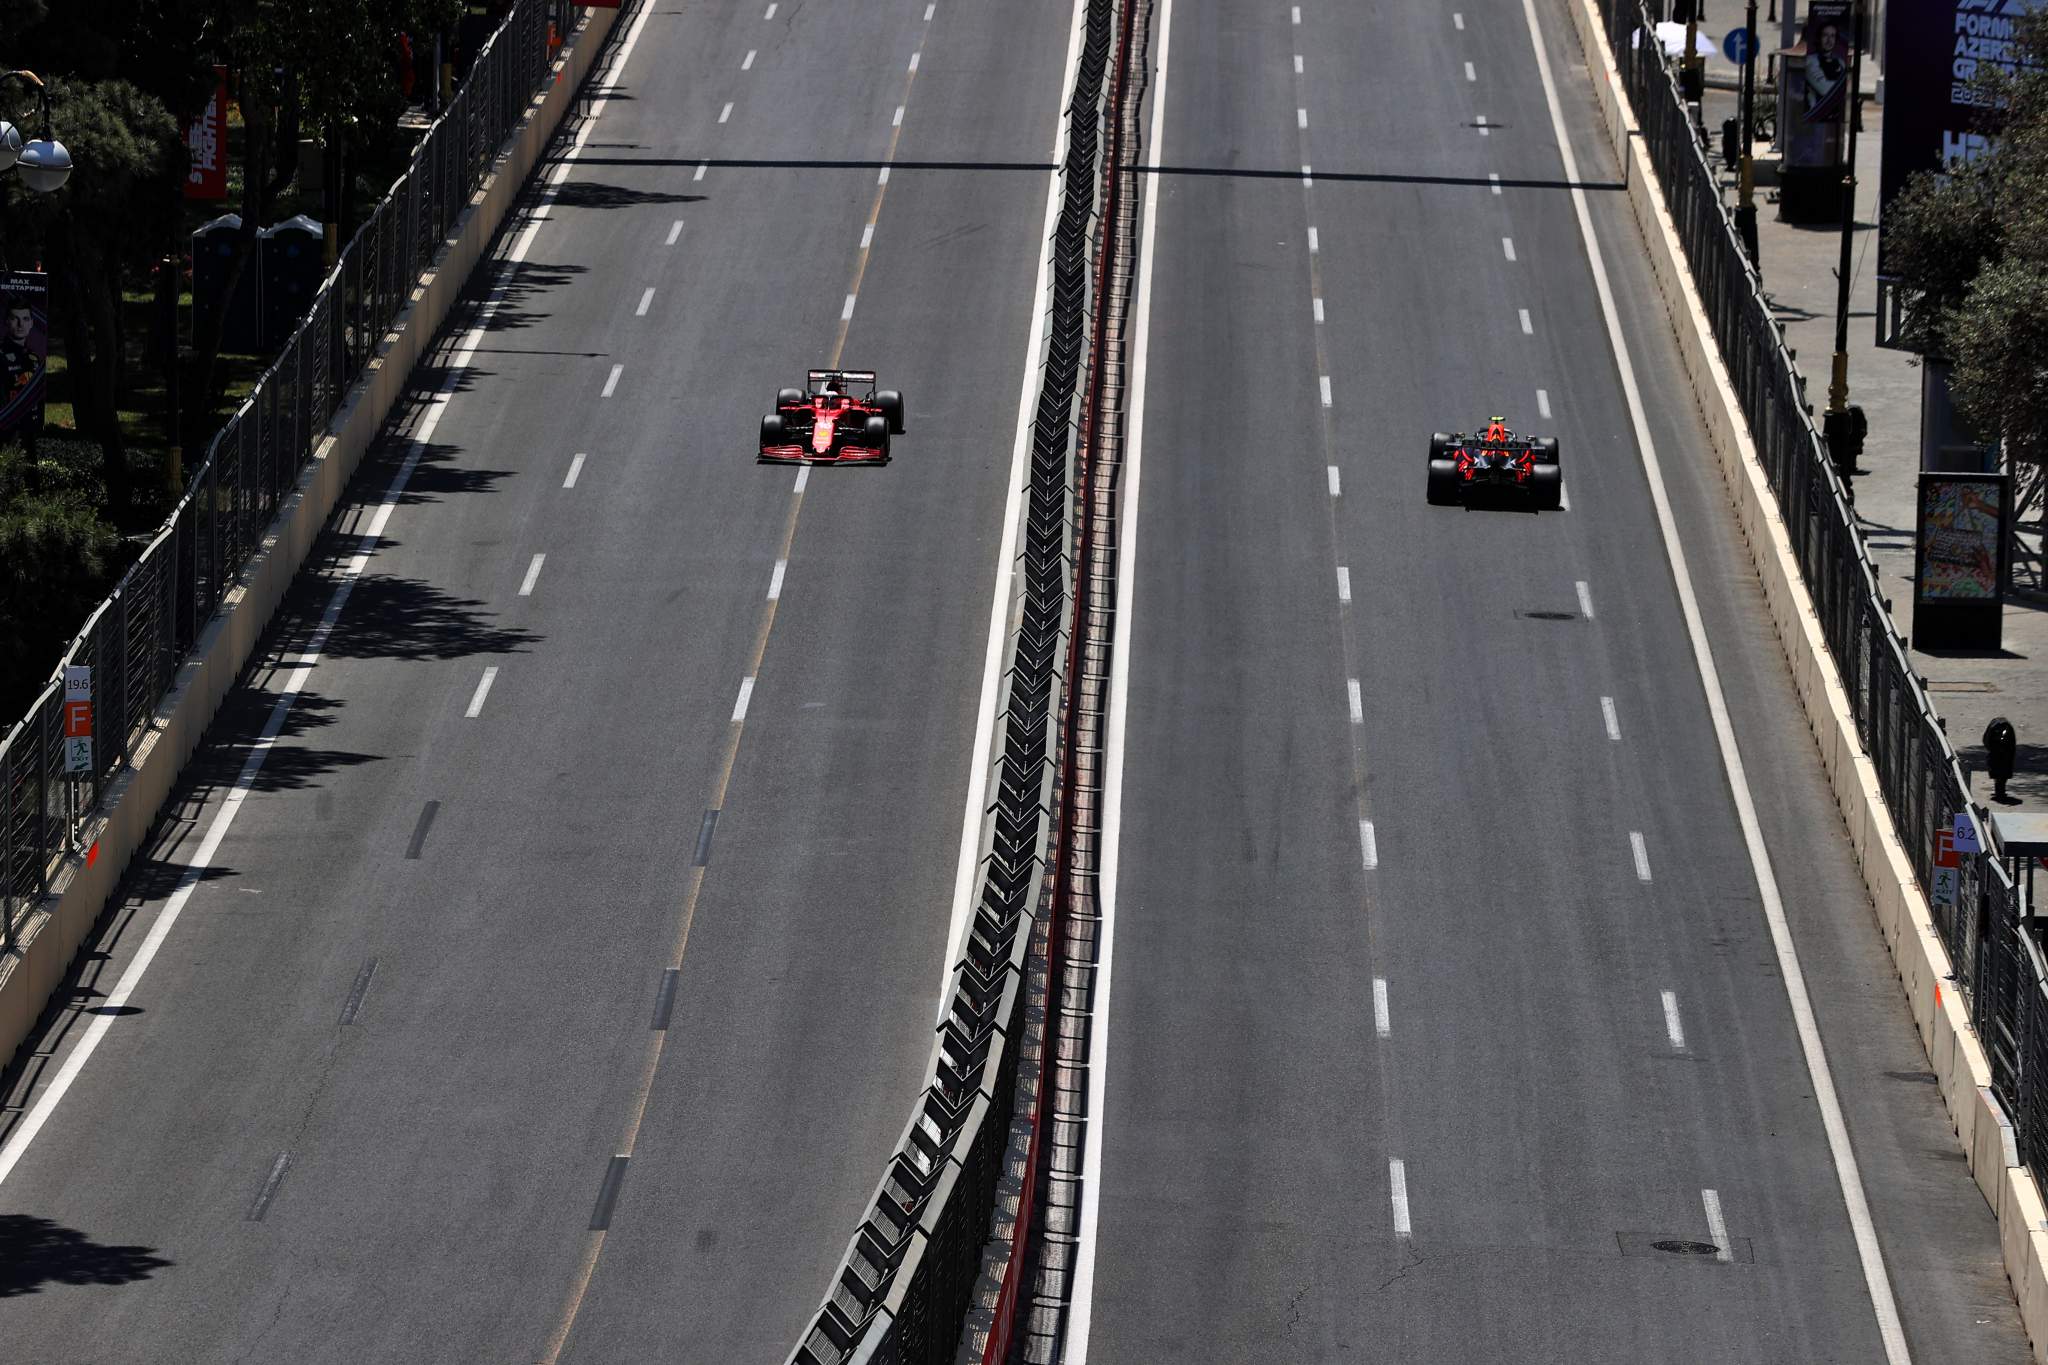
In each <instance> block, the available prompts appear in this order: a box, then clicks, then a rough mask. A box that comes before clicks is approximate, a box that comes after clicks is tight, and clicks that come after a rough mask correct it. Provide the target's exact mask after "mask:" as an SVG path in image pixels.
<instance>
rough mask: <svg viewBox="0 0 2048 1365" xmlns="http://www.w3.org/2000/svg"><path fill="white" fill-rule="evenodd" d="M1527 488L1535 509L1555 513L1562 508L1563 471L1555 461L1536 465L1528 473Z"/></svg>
mask: <svg viewBox="0 0 2048 1365" xmlns="http://www.w3.org/2000/svg"><path fill="white" fill-rule="evenodd" d="M1529 488H1530V495H1531V497H1533V498H1534V499H1535V502H1536V505H1537V507H1539V508H1541V509H1542V510H1543V511H1546V512H1555V511H1557V510H1558V509H1560V508H1562V507H1563V506H1564V471H1563V470H1561V469H1559V468H1558V467H1557V462H1556V461H1555V460H1552V461H1551V462H1550V463H1549V464H1542V463H1538V464H1537V466H1536V467H1535V468H1534V469H1532V470H1531V471H1529Z"/></svg>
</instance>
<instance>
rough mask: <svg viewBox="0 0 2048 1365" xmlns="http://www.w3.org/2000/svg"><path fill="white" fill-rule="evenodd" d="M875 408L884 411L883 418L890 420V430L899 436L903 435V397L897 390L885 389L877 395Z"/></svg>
mask: <svg viewBox="0 0 2048 1365" xmlns="http://www.w3.org/2000/svg"><path fill="white" fill-rule="evenodd" d="M875 406H876V407H878V408H880V409H881V410H882V416H884V417H886V418H888V419H889V430H890V432H891V433H893V434H894V435H897V436H901V435H902V434H903V395H902V394H901V393H899V392H898V391H896V390H895V389H883V390H882V391H881V392H880V393H877V394H876V395H875Z"/></svg>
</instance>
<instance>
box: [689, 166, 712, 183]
mask: <svg viewBox="0 0 2048 1365" xmlns="http://www.w3.org/2000/svg"><path fill="white" fill-rule="evenodd" d="M710 169H711V163H710V162H708V161H700V162H698V163H697V173H696V174H695V175H693V176H691V177H690V179H691V180H693V181H695V180H702V179H703V178H704V172H706V171H708V170H710Z"/></svg>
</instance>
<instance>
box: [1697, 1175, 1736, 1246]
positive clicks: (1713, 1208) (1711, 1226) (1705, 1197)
mask: <svg viewBox="0 0 2048 1365" xmlns="http://www.w3.org/2000/svg"><path fill="white" fill-rule="evenodd" d="M1700 1205H1701V1207H1703V1208H1704V1209H1706V1211H1707V1235H1708V1236H1709V1237H1710V1238H1712V1239H1713V1243H1714V1259H1715V1260H1717V1261H1732V1260H1734V1259H1735V1248H1734V1247H1731V1246H1729V1245H1728V1219H1727V1218H1726V1217H1725V1216H1723V1214H1722V1213H1721V1195H1720V1192H1719V1191H1716V1190H1701V1191H1700Z"/></svg>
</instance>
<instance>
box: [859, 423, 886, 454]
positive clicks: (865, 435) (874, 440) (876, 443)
mask: <svg viewBox="0 0 2048 1365" xmlns="http://www.w3.org/2000/svg"><path fill="white" fill-rule="evenodd" d="M861 430H862V439H861V444H862V445H864V446H873V447H874V448H875V449H876V450H879V451H881V452H882V453H883V454H884V455H886V454H888V453H889V419H888V418H886V417H870V418H868V420H867V422H866V424H865V425H864V426H863V427H862V429H861Z"/></svg>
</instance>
